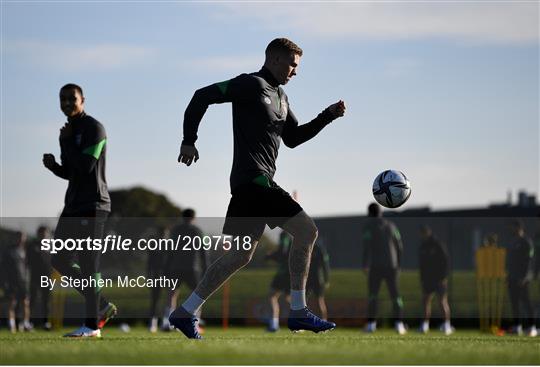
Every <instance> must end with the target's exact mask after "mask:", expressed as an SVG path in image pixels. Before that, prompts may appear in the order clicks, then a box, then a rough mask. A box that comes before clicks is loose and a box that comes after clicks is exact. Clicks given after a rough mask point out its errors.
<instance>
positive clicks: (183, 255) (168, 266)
mask: <svg viewBox="0 0 540 367" xmlns="http://www.w3.org/2000/svg"><path fill="white" fill-rule="evenodd" d="M195 217H196V213H195V210H193V209H191V208H187V209H184V210H183V211H182V221H181V222H180V223H178V224H177V225H176V226H174V227H173V228H172V229H171V238H172V239H173V240H174V241H176V239H177V238H179V237H180V241H179V243H180V246H179V249H178V251H168V252H166V254H165V275H166V276H167V278H170V279H178V284H179V286H180V284H182V283H183V284H185V285H187V286H188V288H189V289H190V290H192V291H193V290H194V289H195V288H196V287H197V284H198V283H199V282H200V281H201V278H202V276H203V274H204V272H205V271H206V268H207V266H208V259H207V252H206V251H205V250H204V248H203V247H202V246H201V248H200V249H198V250H195V248H194V247H192V248H191V249H190V251H182V248H183V246H184V244H185V243H186V241H190V243H192V244H193V243H194V242H195V243H196V242H197V241H198V240H196V238H200V239H201V241H202V238H203V236H204V234H203V232H202V231H201V229H200V228H199V227H197V226H196V225H195V224H194V221H195ZM179 292H180V288H179V287H178V288H176V289H173V290H169V293H168V295H167V305H166V306H165V310H164V313H163V322H162V330H163V331H169V330H171V327H170V323H169V315H170V313H171V312H172V311H173V310H174V309H175V308H176V306H177V298H178V293H179ZM201 313H202V309H201V308H199V310H198V311H197V318H198V319H199V320H200V318H201ZM199 325H200V326H202V325H203V322H202V320H200V321H199ZM199 325H198V328H199V329H198V330H199V332H200V331H201V330H202V329H201V328H200V326H199Z"/></svg>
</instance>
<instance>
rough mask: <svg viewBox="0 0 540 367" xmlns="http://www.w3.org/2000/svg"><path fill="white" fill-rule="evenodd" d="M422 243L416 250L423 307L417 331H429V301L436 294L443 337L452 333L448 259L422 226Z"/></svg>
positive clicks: (430, 234)
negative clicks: (442, 319) (422, 314)
mask: <svg viewBox="0 0 540 367" xmlns="http://www.w3.org/2000/svg"><path fill="white" fill-rule="evenodd" d="M420 237H421V239H422V243H421V244H420V248H419V250H418V263H419V266H420V282H421V284H422V304H423V306H424V320H423V322H422V324H421V325H420V329H419V331H420V332H421V333H427V332H428V331H429V319H430V318H431V301H432V299H433V294H437V297H438V300H439V305H440V308H441V311H442V315H443V318H444V323H443V324H442V325H441V327H440V329H441V331H443V332H444V334H445V335H450V334H452V333H453V332H454V328H453V327H452V325H451V323H450V306H449V304H448V275H449V272H450V257H449V256H448V251H447V249H446V246H445V245H444V244H443V243H442V242H441V241H440V240H439V239H438V238H437V237H435V235H434V234H433V231H432V229H431V228H430V227H429V226H427V225H424V226H422V227H421V228H420Z"/></svg>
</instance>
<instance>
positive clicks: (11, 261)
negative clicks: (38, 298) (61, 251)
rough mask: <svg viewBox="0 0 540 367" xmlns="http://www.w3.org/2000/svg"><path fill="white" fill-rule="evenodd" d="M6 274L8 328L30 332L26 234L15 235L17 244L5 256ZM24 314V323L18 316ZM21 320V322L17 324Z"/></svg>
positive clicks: (4, 268) (3, 270)
mask: <svg viewBox="0 0 540 367" xmlns="http://www.w3.org/2000/svg"><path fill="white" fill-rule="evenodd" d="M1 269H2V272H3V273H4V276H3V278H4V283H5V284H4V289H5V291H6V296H7V299H8V302H9V304H8V327H9V330H10V331H11V332H12V333H15V332H16V331H17V324H18V329H19V331H30V330H32V325H31V324H30V297H29V295H28V285H29V284H28V283H29V280H30V273H29V270H28V258H27V251H26V234H25V233H23V232H20V231H19V232H16V233H15V243H14V244H13V245H11V246H9V247H8V248H7V249H6V250H5V252H4V254H3V256H2V264H1ZM21 313H22V321H21V319H20V317H19V318H18V317H17V316H18V315H20V314H21ZM17 319H19V322H17Z"/></svg>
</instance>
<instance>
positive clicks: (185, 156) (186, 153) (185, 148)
mask: <svg viewBox="0 0 540 367" xmlns="http://www.w3.org/2000/svg"><path fill="white" fill-rule="evenodd" d="M198 160H199V152H198V151H197V148H195V146H194V145H185V144H182V146H181V147H180V155H179V156H178V162H179V163H185V164H186V165H187V166H190V165H191V163H193V162H197V161H198Z"/></svg>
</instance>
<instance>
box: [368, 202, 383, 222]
mask: <svg viewBox="0 0 540 367" xmlns="http://www.w3.org/2000/svg"><path fill="white" fill-rule="evenodd" d="M368 216H369V217H375V218H377V217H380V216H381V207H380V206H379V205H378V204H377V203H371V204H369V206H368Z"/></svg>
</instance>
